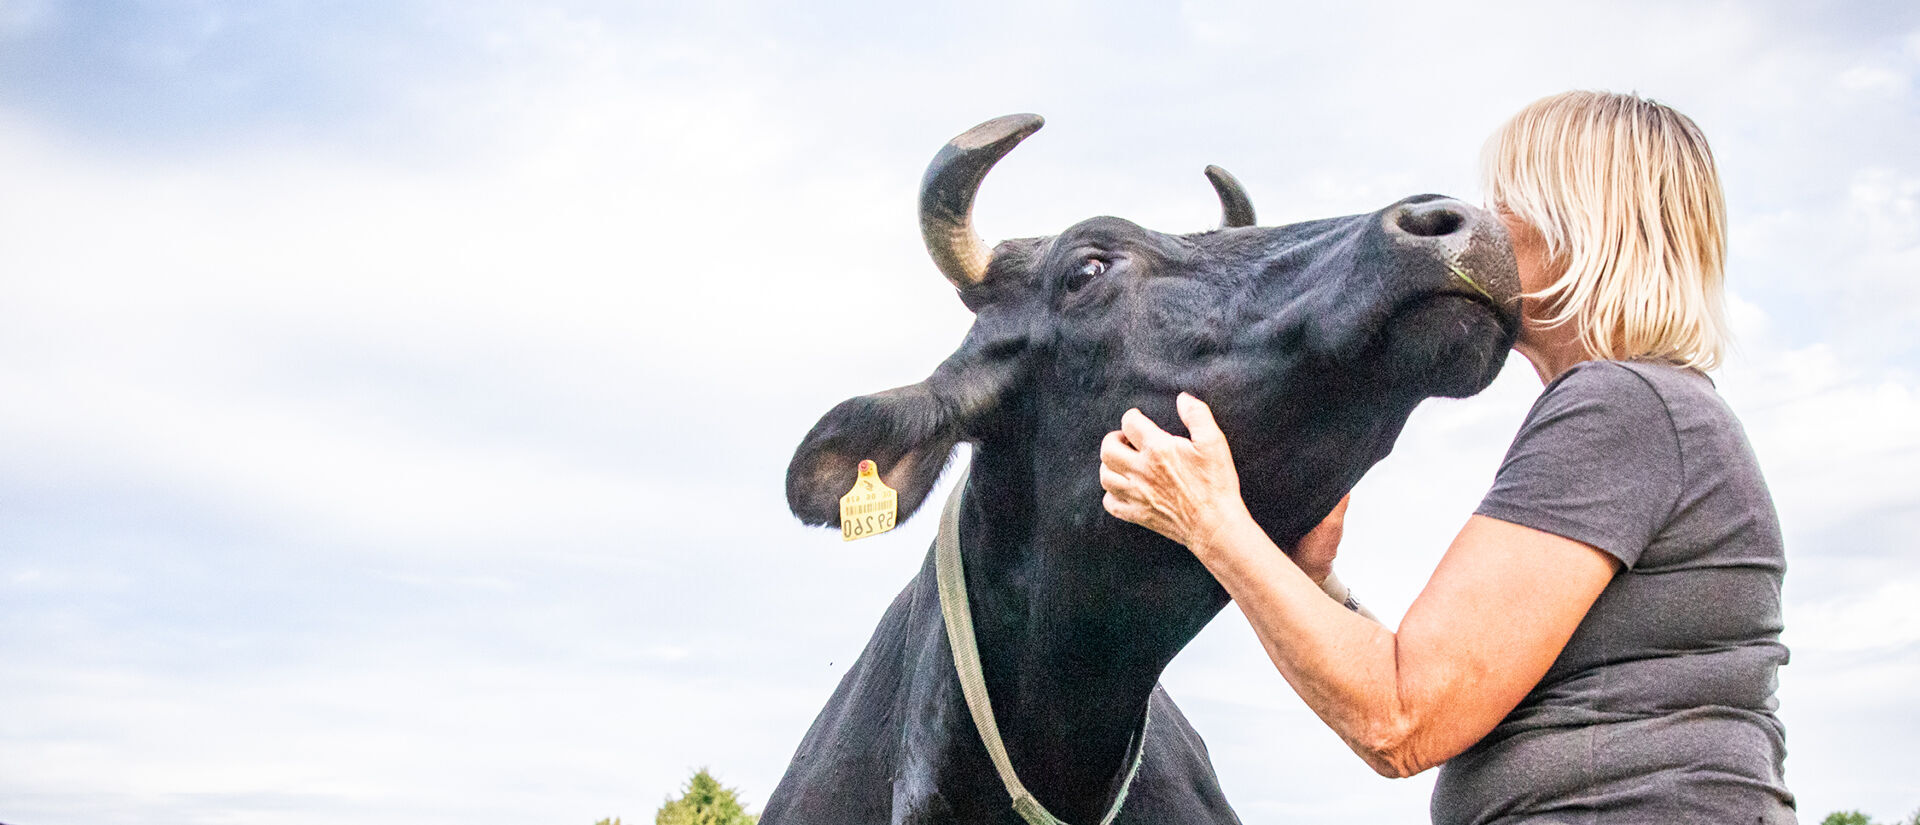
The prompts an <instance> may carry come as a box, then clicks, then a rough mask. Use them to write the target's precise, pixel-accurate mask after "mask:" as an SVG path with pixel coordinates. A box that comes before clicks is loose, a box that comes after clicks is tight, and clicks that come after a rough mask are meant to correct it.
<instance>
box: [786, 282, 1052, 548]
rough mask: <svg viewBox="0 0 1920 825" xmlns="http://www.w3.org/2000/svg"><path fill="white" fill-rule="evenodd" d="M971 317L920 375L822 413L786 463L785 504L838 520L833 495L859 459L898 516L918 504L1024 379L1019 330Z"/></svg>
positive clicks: (848, 483) (820, 521) (850, 478)
mask: <svg viewBox="0 0 1920 825" xmlns="http://www.w3.org/2000/svg"><path fill="white" fill-rule="evenodd" d="M987 320H988V319H987V318H986V317H982V318H981V319H980V321H976V322H975V324H974V329H973V331H972V333H970V334H969V335H968V336H967V342H966V343H965V344H963V345H962V346H961V348H960V351H959V352H956V353H954V354H953V356H952V357H950V358H948V359H947V360H946V362H945V363H943V364H941V365H940V368H939V369H937V370H935V371H934V373H933V375H932V376H930V377H928V378H927V380H925V381H922V382H920V383H918V384H911V385H908V386H905V387H896V388H894V389H891V390H887V391H885V392H878V393H874V394H872V395H862V396H858V397H855V398H849V399H847V400H845V401H842V402H840V403H839V404H838V405H835V406H834V408H833V409H831V410H829V411H827V414H826V415H824V416H821V418H820V421H819V423H817V424H814V425H813V429H812V430H811V431H810V432H808V433H807V436H806V438H804V439H801V441H800V447H799V448H798V449H796V450H794V453H793V461H792V462H791V463H789V464H788V465H787V506H788V507H789V508H791V509H792V510H793V514H794V515H795V516H798V517H799V518H800V520H801V521H803V522H805V523H807V524H814V525H821V526H826V527H839V526H840V497H841V496H843V495H846V493H847V491H848V490H851V489H853V482H854V479H855V478H857V477H858V476H859V472H860V470H859V467H860V461H861V460H862V459H872V460H873V462H874V464H875V465H877V467H878V469H879V472H880V479H881V480H882V481H885V482H886V483H887V486H888V487H892V488H893V489H894V490H895V491H896V492H898V493H899V496H900V498H899V507H900V511H899V520H900V521H905V520H906V519H907V517H908V516H911V515H913V512H914V511H915V510H917V509H919V507H920V504H921V503H922V502H924V501H925V500H926V498H927V494H928V493H929V492H931V491H932V490H933V484H934V482H935V481H937V480H939V478H940V471H941V470H943V469H945V468H946V466H947V459H948V458H949V457H950V456H951V455H952V453H953V448H954V445H956V444H958V443H960V440H961V439H962V438H964V437H966V434H967V432H968V430H969V428H970V427H971V426H973V425H974V424H975V423H977V422H978V421H979V420H980V419H981V418H982V417H983V416H986V415H989V414H991V413H992V412H993V411H994V410H996V409H997V408H998V407H999V405H1000V402H1001V399H1003V398H1004V397H1006V395H1007V393H1008V392H1009V391H1010V390H1012V389H1013V388H1014V387H1015V386H1016V385H1017V384H1019V382H1021V381H1023V380H1025V377H1024V372H1025V366H1024V365H1025V362H1026V358H1025V352H1026V349H1027V346H1026V339H1025V336H1023V335H1015V336H994V335H991V334H983V329H982V328H983V327H985V326H991V324H983V323H981V322H982V321H987Z"/></svg>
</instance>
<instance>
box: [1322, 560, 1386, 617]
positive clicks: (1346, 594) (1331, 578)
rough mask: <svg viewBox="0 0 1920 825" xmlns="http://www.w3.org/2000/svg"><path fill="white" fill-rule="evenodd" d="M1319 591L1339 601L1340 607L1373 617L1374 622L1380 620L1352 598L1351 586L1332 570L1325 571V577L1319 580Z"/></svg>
mask: <svg viewBox="0 0 1920 825" xmlns="http://www.w3.org/2000/svg"><path fill="white" fill-rule="evenodd" d="M1320 591H1321V592H1323V593H1325V594H1327V596H1328V597H1330V598H1332V599H1333V600H1334V601H1336V602H1339V603H1340V606H1341V607H1345V608H1346V609H1348V610H1351V611H1353V612H1355V613H1358V614H1360V615H1362V616H1365V617H1367V618H1369V619H1373V620H1374V621H1375V622H1378V621H1380V619H1379V618H1377V617H1375V616H1374V615H1373V611H1371V610H1368V609H1367V608H1366V607H1364V606H1362V605H1361V604H1360V602H1359V601H1358V600H1356V599H1354V598H1353V590H1352V588H1349V587H1347V585H1346V583H1345V582H1342V581H1340V577H1339V576H1337V575H1334V573H1333V571H1331V570H1329V571H1327V577H1326V578H1325V579H1322V580H1321V581H1320Z"/></svg>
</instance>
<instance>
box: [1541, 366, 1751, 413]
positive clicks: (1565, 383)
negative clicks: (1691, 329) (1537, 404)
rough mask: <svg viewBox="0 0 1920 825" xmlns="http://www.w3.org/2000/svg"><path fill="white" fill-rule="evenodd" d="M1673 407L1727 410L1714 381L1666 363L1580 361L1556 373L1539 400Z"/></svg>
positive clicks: (1666, 409) (1685, 368)
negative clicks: (1704, 407)
mask: <svg viewBox="0 0 1920 825" xmlns="http://www.w3.org/2000/svg"><path fill="white" fill-rule="evenodd" d="M1550 399H1551V402H1552V403H1554V404H1555V405H1559V404H1579V403H1582V402H1597V403H1602V404H1605V405H1608V406H1616V407H1617V406H1625V407H1630V408H1631V407H1646V408H1650V409H1652V408H1658V409H1662V410H1665V411H1667V412H1672V411H1673V410H1674V409H1675V408H1679V407H1686V408H1698V407H1701V406H1703V405H1704V406H1706V407H1709V408H1715V409H1718V410H1725V404H1724V403H1723V402H1722V401H1721V400H1720V394H1719V391H1718V390H1716V389H1715V388H1714V384H1713V379H1711V378H1708V377H1707V376H1706V374H1705V373H1702V372H1700V371H1699V370H1695V369H1692V368H1689V367H1683V366H1680V365H1678V364H1674V363H1672V362H1668V361H1652V360H1641V361H1604V360H1603V361H1582V362H1580V363H1578V364H1575V365H1573V366H1572V367H1569V368H1568V369H1567V370H1566V371H1565V372H1562V373H1560V375H1559V376H1557V377H1555V378H1554V379H1553V381H1551V382H1549V383H1548V384H1547V387H1546V389H1545V390H1544V391H1543V392H1542V393H1541V401H1542V402H1549V400H1550Z"/></svg>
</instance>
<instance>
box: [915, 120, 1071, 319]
mask: <svg viewBox="0 0 1920 825" xmlns="http://www.w3.org/2000/svg"><path fill="white" fill-rule="evenodd" d="M1045 124H1046V120H1045V119H1043V118H1041V117H1040V116H1039V115H1007V116H1005V117H997V118H994V119H992V120H989V121H987V122H985V123H982V124H980V125H978V126H975V127H973V128H971V129H968V130H967V131H966V132H965V133H963V134H961V135H960V136H959V137H956V138H954V139H953V140H950V141H947V145H946V146H944V147H941V149H940V153H939V154H937V155H934V156H933V162H932V163H930V164H927V174H926V176H925V177H922V178H921V179H920V237H921V239H923V240H925V241H926V242H927V254H929V255H932V256H933V263H934V265H935V266H938V267H939V268H940V274H942V275H945V276H947V280H949V281H952V282H953V285H954V286H955V287H956V288H959V289H965V288H967V287H970V286H973V285H974V284H977V283H980V282H981V281H982V280H984V279H985V278H986V277H987V261H988V260H990V259H991V258H992V257H993V250H992V249H991V248H989V247H988V246H987V244H986V242H984V241H982V240H980V236H979V235H976V234H974V231H973V195H974V193H975V192H978V191H979V190H980V181H981V180H983V179H985V178H986V176H987V171H988V170H990V169H992V168H993V165H994V164H995V163H998V162H999V161H1000V159H1001V158H1003V157H1006V154H1007V153H1008V152H1010V151H1013V147H1014V146H1016V145H1018V144H1019V143H1020V141H1022V140H1026V139H1027V136H1028V135H1031V134H1033V133H1034V132H1035V131H1038V130H1039V128H1040V127H1041V126H1043V125H1045Z"/></svg>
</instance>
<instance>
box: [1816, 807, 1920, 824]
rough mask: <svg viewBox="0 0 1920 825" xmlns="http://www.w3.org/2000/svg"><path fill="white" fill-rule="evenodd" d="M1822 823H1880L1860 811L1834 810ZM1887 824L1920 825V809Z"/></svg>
mask: <svg viewBox="0 0 1920 825" xmlns="http://www.w3.org/2000/svg"><path fill="white" fill-rule="evenodd" d="M1820 825H1878V823H1875V822H1874V821H1873V820H1871V819H1868V818H1867V815H1866V814H1863V813H1861V812H1859V811H1834V812H1833V813H1830V814H1827V818H1826V819H1822V820H1820ZM1886 825H1920V810H1915V811H1914V812H1913V813H1911V814H1908V815H1907V818H1905V819H1902V820H1900V821H1898V822H1889V823H1886Z"/></svg>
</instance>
